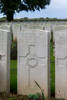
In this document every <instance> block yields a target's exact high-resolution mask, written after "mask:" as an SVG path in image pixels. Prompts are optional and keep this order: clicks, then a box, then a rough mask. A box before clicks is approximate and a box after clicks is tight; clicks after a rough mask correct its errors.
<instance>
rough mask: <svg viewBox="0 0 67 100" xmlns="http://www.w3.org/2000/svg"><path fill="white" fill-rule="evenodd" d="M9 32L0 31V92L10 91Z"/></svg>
mask: <svg viewBox="0 0 67 100" xmlns="http://www.w3.org/2000/svg"><path fill="white" fill-rule="evenodd" d="M10 41H11V36H10V32H9V31H6V30H1V29H0V92H9V91H10V44H11V42H10Z"/></svg>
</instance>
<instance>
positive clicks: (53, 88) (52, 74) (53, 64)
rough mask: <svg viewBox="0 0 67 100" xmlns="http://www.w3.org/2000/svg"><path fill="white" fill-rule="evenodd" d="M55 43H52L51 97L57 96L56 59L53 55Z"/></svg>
mask: <svg viewBox="0 0 67 100" xmlns="http://www.w3.org/2000/svg"><path fill="white" fill-rule="evenodd" d="M53 54H54V53H53V43H52V42H50V62H51V63H50V66H51V70H50V77H51V96H55V57H54V55H53Z"/></svg>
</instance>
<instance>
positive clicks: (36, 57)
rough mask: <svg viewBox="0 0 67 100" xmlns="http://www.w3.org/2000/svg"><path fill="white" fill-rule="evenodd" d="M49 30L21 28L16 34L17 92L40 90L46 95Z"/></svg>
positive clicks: (47, 89) (31, 92) (47, 90)
mask: <svg viewBox="0 0 67 100" xmlns="http://www.w3.org/2000/svg"><path fill="white" fill-rule="evenodd" d="M49 39H50V37H49V32H48V31H44V30H39V29H38V30H34V29H30V30H21V33H20V34H19V36H18V69H17V70H18V75H17V79H18V83H17V88H18V94H34V93H37V92H41V91H40V89H39V88H38V86H37V85H36V84H35V81H36V82H37V83H38V84H39V85H40V86H41V88H42V89H43V90H44V94H45V96H46V97H47V96H48V94H49V93H48V92H50V89H49V88H50V86H49V84H50V81H49V76H50V75H49V70H50V68H49V57H48V56H49Z"/></svg>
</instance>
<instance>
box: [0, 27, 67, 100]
mask: <svg viewBox="0 0 67 100" xmlns="http://www.w3.org/2000/svg"><path fill="white" fill-rule="evenodd" d="M66 32H67V28H66V27H64V29H63V26H60V27H56V28H54V41H55V95H56V98H65V99H67V79H66V77H67V33H66ZM17 41H18V42H17V43H18V66H17V67H18V68H17V93H18V94H34V93H37V92H41V91H40V89H39V87H38V85H37V84H39V85H40V87H41V88H42V90H43V91H44V94H45V96H46V97H48V96H49V95H50V32H48V31H46V30H39V29H36V30H34V29H31V30H21V31H20V32H19V35H18V38H17ZM10 46H11V32H10V29H9V28H8V27H7V26H6V28H3V29H0V92H8V93H9V92H10Z"/></svg>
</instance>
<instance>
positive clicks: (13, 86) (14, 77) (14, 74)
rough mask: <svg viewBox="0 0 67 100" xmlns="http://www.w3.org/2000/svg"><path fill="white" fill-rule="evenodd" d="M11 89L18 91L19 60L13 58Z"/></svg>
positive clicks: (14, 91)
mask: <svg viewBox="0 0 67 100" xmlns="http://www.w3.org/2000/svg"><path fill="white" fill-rule="evenodd" d="M10 91H11V92H12V93H17V61H16V60H11V64H10Z"/></svg>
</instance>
